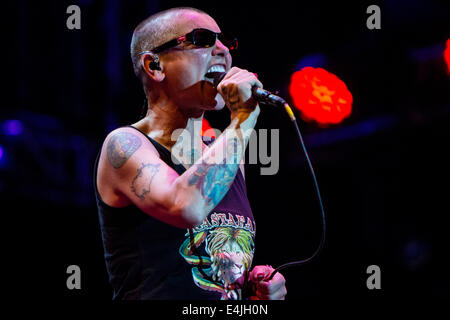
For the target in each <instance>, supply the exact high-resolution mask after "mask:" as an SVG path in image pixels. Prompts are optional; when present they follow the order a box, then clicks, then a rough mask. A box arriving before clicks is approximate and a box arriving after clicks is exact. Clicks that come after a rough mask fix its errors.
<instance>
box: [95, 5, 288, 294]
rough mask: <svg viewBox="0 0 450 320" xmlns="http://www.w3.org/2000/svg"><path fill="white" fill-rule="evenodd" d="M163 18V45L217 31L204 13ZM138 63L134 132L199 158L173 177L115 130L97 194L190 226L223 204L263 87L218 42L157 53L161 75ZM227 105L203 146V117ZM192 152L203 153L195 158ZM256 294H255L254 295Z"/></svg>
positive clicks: (277, 285) (134, 139) (134, 137)
mask: <svg viewBox="0 0 450 320" xmlns="http://www.w3.org/2000/svg"><path fill="white" fill-rule="evenodd" d="M166 18H169V20H171V21H173V22H174V29H173V30H174V31H173V34H170V35H167V39H162V40H161V43H164V42H166V41H169V40H171V39H173V38H174V37H178V36H182V35H184V34H186V33H188V32H190V31H192V29H194V28H205V29H209V30H211V31H214V32H220V28H219V26H218V25H217V23H216V22H215V21H214V19H212V18H211V17H210V16H208V15H206V14H201V13H198V12H194V11H189V10H187V11H184V12H183V14H181V15H174V14H173V16H172V17H171V16H170V14H169V16H168V17H166ZM140 59H141V64H142V68H143V70H144V71H145V73H146V75H147V77H146V80H145V82H144V85H145V86H146V87H147V89H146V93H147V98H148V112H147V115H146V116H145V117H144V118H143V119H142V120H140V121H139V122H137V123H135V124H133V126H134V127H136V128H138V129H139V130H141V131H142V132H144V133H145V134H147V135H148V136H149V137H151V138H153V139H154V140H156V141H158V142H159V143H160V144H162V145H163V146H165V147H166V148H167V149H168V150H172V149H173V148H176V149H177V150H184V151H186V152H183V153H184V154H188V155H189V156H191V155H192V154H195V155H196V158H197V159H195V160H196V162H195V163H193V164H190V165H189V164H187V165H185V166H186V168H187V170H186V172H184V173H183V174H182V175H178V174H177V173H176V172H175V171H174V170H173V169H172V168H171V167H169V166H168V165H167V164H166V163H165V162H163V161H162V160H161V159H160V158H159V153H158V152H157V150H156V149H155V148H154V146H153V145H152V144H151V143H150V142H149V141H148V139H147V138H146V137H145V136H143V135H142V134H140V133H139V132H137V131H136V130H134V129H133V128H127V127H123V128H119V129H116V130H114V131H112V132H111V133H110V134H109V135H108V136H107V137H106V139H105V143H104V144H103V147H102V152H101V155H100V161H99V167H98V174H97V188H98V191H99V193H100V196H101V197H102V199H103V201H104V202H105V203H107V204H108V205H110V206H112V207H124V206H127V205H130V204H134V205H136V206H137V207H139V208H140V209H141V210H142V211H143V212H145V213H147V214H149V215H151V216H152V217H154V218H156V219H159V220H161V221H163V222H165V223H168V224H171V225H173V226H176V227H180V228H192V227H195V226H197V225H199V224H200V223H201V222H202V221H203V219H204V218H205V217H207V216H208V214H209V213H210V211H211V210H212V209H213V208H214V207H216V205H217V204H218V203H219V202H220V201H221V200H222V198H223V197H224V195H225V194H226V192H227V191H228V189H229V187H230V185H231V184H232V182H233V180H234V178H235V176H236V173H237V170H238V169H239V161H240V160H241V159H242V157H243V154H244V151H245V148H246V145H247V143H248V139H249V137H250V133H249V132H250V131H248V129H252V128H253V127H254V125H255V124H256V120H257V117H258V115H259V112H260V109H259V106H258V104H257V103H256V101H254V100H253V99H252V97H251V88H252V86H258V87H261V88H262V84H261V82H259V80H258V79H257V78H256V77H255V75H254V74H253V73H250V72H248V71H247V70H243V69H240V68H237V67H233V68H231V62H232V61H231V55H230V53H229V51H228V48H226V47H225V46H224V45H223V44H222V43H221V42H220V41H219V40H217V41H216V44H215V45H214V46H212V47H210V48H198V47H195V46H193V45H192V44H189V43H182V44H180V45H179V46H177V47H176V48H173V49H170V50H167V51H166V52H163V53H160V54H159V60H160V68H161V70H151V69H150V68H149V64H150V62H151V61H152V56H151V55H148V54H143V55H142V56H141V57H140ZM214 64H222V65H223V66H224V67H225V70H226V71H228V73H227V75H226V76H225V78H224V79H223V81H222V82H221V83H220V85H219V87H218V88H217V90H216V89H215V88H214V87H213V85H212V80H211V79H208V78H205V76H204V75H205V74H206V72H207V70H208V69H209V68H210V67H211V66H212V65H214ZM225 105H226V106H227V107H228V108H229V109H230V111H231V119H230V125H229V126H228V128H227V129H226V130H225V131H224V133H223V134H222V135H220V136H219V137H218V138H217V139H216V141H215V142H214V143H213V144H212V145H211V146H210V147H207V146H206V145H204V144H203V142H202V140H201V134H200V129H201V121H202V117H203V113H204V111H205V110H213V109H221V108H223V107H224V106H225ZM199 124H200V125H199ZM180 128H182V129H184V130H185V132H187V133H189V135H190V136H191V137H194V138H193V139H194V146H191V145H190V144H189V145H188V144H187V140H188V139H182V138H181V136H180V135H179V134H178V135H177V134H176V132H177V129H180ZM230 146H231V147H230ZM192 148H194V149H196V150H201V152H192V150H191V149H192ZM224 150H225V152H224ZM229 159H233V160H234V161H229ZM230 162H232V163H230ZM281 277H282V276H281ZM276 279H278V280H277V281H276ZM281 280H283V281H284V278H282V279H281ZM281 280H280V279H279V278H274V279H273V280H272V281H271V282H270V283H259V282H258V283H259V285H260V287H261V288H265V289H261V290H260V291H259V292H260V293H261V294H260V295H259V297H260V298H264V297H266V295H265V294H266V292H267V290H268V292H275V291H276V292H278V293H277V294H275V295H272V296H273V297H281V296H283V297H284V295H283V294H282V292H284V291H285V287H284V282H283V281H281ZM280 281H281V282H280ZM275 289H276V290H275ZM280 290H281V291H280ZM283 290H284V291H283ZM255 294H256V296H258V292H256V293H255ZM269 297H270V295H269Z"/></svg>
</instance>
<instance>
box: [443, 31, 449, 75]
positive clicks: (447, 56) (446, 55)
mask: <svg viewBox="0 0 450 320" xmlns="http://www.w3.org/2000/svg"><path fill="white" fill-rule="evenodd" d="M444 60H445V63H447V72H448V73H450V39H448V40H447V46H446V48H445V51H444Z"/></svg>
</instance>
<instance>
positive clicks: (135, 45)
mask: <svg viewBox="0 0 450 320" xmlns="http://www.w3.org/2000/svg"><path fill="white" fill-rule="evenodd" d="M199 13H200V14H205V15H207V13H205V12H203V11H201V10H199V9H195V8H189V7H179V8H172V9H168V10H164V11H161V12H158V13H156V14H154V15H151V16H150V17H148V18H147V19H145V20H144V21H142V22H141V23H140V24H139V25H138V26H137V27H136V29H135V30H134V32H133V38H132V40H131V59H132V61H133V68H134V73H135V74H136V75H137V76H138V77H139V78H141V72H142V68H141V65H140V61H139V59H138V57H139V53H141V52H143V51H147V50H152V49H154V48H156V47H158V46H160V45H162V44H164V43H166V42H168V41H170V40H172V39H174V38H176V37H177V36H179V34H178V33H179V29H178V25H179V23H180V21H181V20H182V19H180V17H182V16H187V18H188V19H189V15H192V14H199Z"/></svg>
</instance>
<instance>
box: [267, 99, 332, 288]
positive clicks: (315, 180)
mask: <svg viewBox="0 0 450 320" xmlns="http://www.w3.org/2000/svg"><path fill="white" fill-rule="evenodd" d="M277 98H278V99H280V100H279V101H277V105H281V104H282V105H283V107H284V109H285V110H286V113H287V114H288V116H289V118H290V119H291V121H292V122H293V124H294V126H295V128H296V130H297V134H298V138H299V139H300V144H301V145H302V148H303V153H304V154H305V157H306V161H307V162H308V166H309V170H310V172H311V175H312V178H313V181H314V187H315V190H316V195H317V200H318V202H319V206H320V211H321V215H322V237H321V239H320V243H319V246H318V247H317V249H316V251H315V252H314V253H313V254H312V256H310V257H309V258H306V259H304V260H299V261H292V262H288V263H285V264H282V265H281V266H279V267H277V268H276V269H275V270H274V271H273V272H272V274H271V275H270V277H269V278H268V279H267V281H270V280H272V278H273V277H274V275H275V274H276V273H277V272H279V271H280V270H282V269H285V268H287V267H294V266H301V265H304V264H306V263H308V262H311V261H312V260H313V259H314V258H316V257H317V256H318V255H319V253H320V252H321V251H322V249H323V246H324V244H325V234H326V223H325V210H324V207H323V203H322V197H321V195H320V190H319V184H318V183H317V179H316V174H315V173H314V168H313V166H312V164H311V160H310V159H309V155H308V152H307V151H306V147H305V143H304V142H303V137H302V134H301V133H300V129H299V127H298V123H297V120H296V118H295V115H294V113H293V112H292V109H291V107H290V106H289V104H288V103H287V102H286V101H284V99H283V98H280V97H278V96H277ZM267 102H268V101H267ZM269 103H270V102H269ZM270 104H274V103H270Z"/></svg>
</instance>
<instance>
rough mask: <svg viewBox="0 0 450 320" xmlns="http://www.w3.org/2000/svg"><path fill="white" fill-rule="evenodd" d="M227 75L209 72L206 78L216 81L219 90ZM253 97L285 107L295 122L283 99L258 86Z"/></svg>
mask: <svg viewBox="0 0 450 320" xmlns="http://www.w3.org/2000/svg"><path fill="white" fill-rule="evenodd" d="M226 74H227V73H226V72H209V73H207V74H206V75H205V76H206V77H207V78H210V79H213V80H214V82H213V85H214V87H215V88H217V86H218V85H219V83H220V82H221V81H222V80H223V78H224V77H225V75H226ZM252 97H253V99H255V100H256V101H258V102H262V103H266V104H271V105H273V106H277V107H284V108H285V109H286V112H287V113H288V115H289V117H290V118H291V120H295V116H294V113H293V112H292V110H291V108H290V107H289V105H288V104H287V103H286V101H285V100H284V99H283V98H281V97H279V96H276V95H274V94H272V93H271V92H269V91H267V90H264V89H261V88H259V87H257V86H253V88H252Z"/></svg>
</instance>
